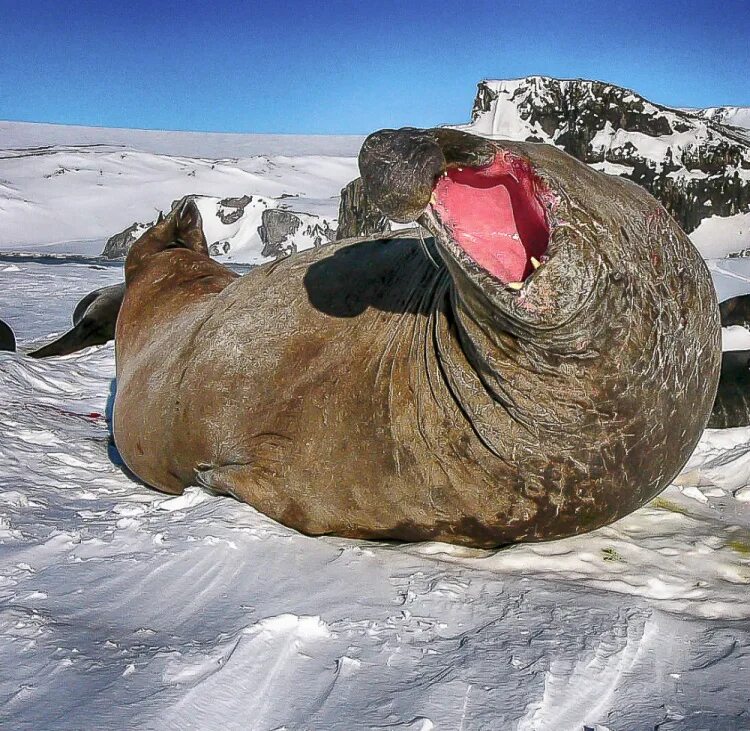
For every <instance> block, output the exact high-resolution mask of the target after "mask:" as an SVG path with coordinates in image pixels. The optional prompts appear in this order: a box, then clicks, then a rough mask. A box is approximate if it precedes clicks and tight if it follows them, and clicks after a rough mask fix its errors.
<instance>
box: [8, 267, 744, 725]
mask: <svg viewBox="0 0 750 731" xmlns="http://www.w3.org/2000/svg"><path fill="white" fill-rule="evenodd" d="M48 261H49V260H48ZM721 264H722V266H723V267H726V266H727V265H728V267H729V269H728V271H729V272H730V273H731V274H733V275H734V276H733V277H729V276H727V275H726V274H725V273H724V272H725V271H727V270H725V269H722V270H721V271H718V272H717V274H716V276H717V282H718V284H719V286H720V287H723V286H725V285H726V283H727V282H728V283H729V285H731V286H738V284H737V283H739V282H742V284H743V286H744V287H745V288H746V289H750V284H749V283H748V279H750V277H747V276H746V275H745V274H744V273H743V272H742V271H739V272H737V271H733V270H732V266H739V267H740V268H741V267H742V266H743V265H744V264H745V261H743V260H725V261H723V262H721ZM121 276H122V270H121V267H120V266H108V267H100V266H97V265H93V266H92V265H90V264H86V263H85V262H80V263H70V262H64V261H63V262H60V261H58V263H54V264H53V263H41V262H39V261H30V260H28V259H17V258H12V257H7V256H6V257H4V258H2V257H0V315H2V317H4V318H5V319H7V320H8V321H10V322H11V323H12V324H13V325H14V327H15V328H16V329H17V331H18V333H19V340H20V342H21V345H22V346H23V347H29V346H31V345H32V344H38V343H39V342H41V338H42V336H44V335H46V334H47V333H48V332H50V331H62V330H63V329H65V328H66V327H67V326H68V320H69V317H70V313H71V311H72V307H73V304H74V302H75V301H76V300H77V298H78V297H79V296H80V295H82V294H83V293H85V292H87V291H89V290H91V289H94V288H96V287H100V286H104V285H105V284H111V283H112V282H115V281H118V280H119V279H120V277H121ZM113 375H114V358H113V348H112V347H111V346H102V347H98V348H91V349H89V350H87V351H84V352H81V353H78V354H74V355H71V356H66V357H64V358H57V359H50V360H46V361H33V360H31V359H29V358H27V357H25V356H18V355H11V354H0V394H2V396H0V398H1V399H2V400H1V401H0V434H2V440H0V464H2V469H0V658H2V663H0V699H2V700H1V701H0V725H1V724H2V723H3V722H4V727H7V728H13V729H42V728H43V729H82V728H105V727H106V728H111V729H130V728H175V729H177V728H180V729H205V728H225V729H264V730H269V731H270V730H271V729H281V728H286V729H300V730H302V729H342V730H343V729H352V728H362V729H412V730H416V729H443V728H444V729H460V728H463V729H464V730H465V731H468V730H470V729H488V730H489V729H493V730H494V729H501V728H502V729H505V728H508V729H534V730H535V731H537V730H539V731H544V730H546V729H549V730H552V729H554V730H555V731H561V730H562V731H564V730H565V729H575V730H576V731H580V730H581V729H582V728H583V726H584V725H587V726H589V727H592V728H593V727H596V725H597V724H599V726H598V727H599V728H606V729H636V728H649V729H650V728H653V727H655V726H656V725H657V724H661V725H660V726H659V728H660V729H674V730H677V729H699V728H711V729H739V728H744V727H747V726H748V725H750V716H748V709H749V708H750V705H749V704H748V685H747V683H746V682H744V680H743V678H745V677H746V673H747V666H748V662H750V601H749V600H748V591H749V588H750V504H749V503H748V490H749V489H750V430H747V429H735V430H727V431H723V432H707V433H706V435H705V436H704V438H703V440H702V442H701V444H700V446H699V447H698V449H697V450H696V453H695V455H694V456H693V458H692V459H691V461H690V463H689V464H688V466H687V468H686V470H685V472H684V473H683V475H682V476H681V477H680V478H678V480H677V483H676V484H675V485H673V486H671V487H669V488H668V489H667V490H666V491H665V492H664V493H663V494H662V495H660V496H659V497H658V498H657V499H656V500H654V501H653V502H652V503H651V504H650V505H648V506H647V507H644V508H642V509H641V510H639V511H636V512H635V513H634V514H632V515H630V516H628V517H627V518H625V519H624V520H621V521H619V522H618V523H615V524H614V525H612V526H609V527H607V528H603V529H601V530H598V531H595V532H594V533H591V534H589V535H586V536H581V537H578V538H572V539H568V540H563V541H555V542H551V543H546V544H537V545H527V546H515V547H511V548H508V549H505V550H500V551H495V552H482V551H471V550H467V549H458V548H455V547H450V546H447V545H444V544H437V543H425V544H418V545H406V546H399V545H394V544H376V543H366V542H356V541H347V540H342V539H334V538H323V539H312V538H307V537H304V536H301V535H298V534H296V533H294V532H293V531H291V530H289V529H287V528H284V527H282V526H280V525H278V524H276V523H274V522H273V521H271V520H269V519H267V518H265V517H264V516H262V515H260V514H259V513H257V512H255V511H254V510H253V509H252V508H250V507H249V506H247V505H244V504H240V503H238V502H236V501H234V500H231V499H229V498H225V497H216V496H214V495H212V494H210V493H208V492H205V491H203V490H201V489H199V488H197V487H195V488H190V489H189V490H187V491H186V493H185V494H184V495H183V496H180V497H172V496H168V495H163V494H160V493H157V492H155V491H153V490H151V489H149V488H147V487H145V486H143V485H141V484H139V483H137V482H135V481H133V480H131V479H130V478H129V477H128V475H126V474H125V473H124V472H123V470H122V467H121V465H120V463H119V460H118V458H117V454H116V451H115V450H114V448H113V447H112V445H111V441H110V435H109V429H108V421H107V418H108V417H107V414H108V401H109V399H110V395H111V392H112V388H113V386H112V377H113Z"/></svg>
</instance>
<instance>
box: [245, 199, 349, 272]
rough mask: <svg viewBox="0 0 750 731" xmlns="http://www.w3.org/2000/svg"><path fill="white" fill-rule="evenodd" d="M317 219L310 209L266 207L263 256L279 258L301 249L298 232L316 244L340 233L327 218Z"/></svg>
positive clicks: (263, 224)
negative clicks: (310, 212)
mask: <svg viewBox="0 0 750 731" xmlns="http://www.w3.org/2000/svg"><path fill="white" fill-rule="evenodd" d="M316 219H317V216H315V217H313V216H310V214H307V213H295V212H292V211H287V210H282V209H279V208H269V209H268V210H265V211H263V214H262V216H261V225H260V226H259V227H258V235H259V236H260V239H261V241H262V242H263V249H262V251H261V256H264V257H273V258H274V259H278V258H280V257H282V256H287V255H288V254H293V253H295V252H296V251H297V250H298V246H297V243H296V242H295V241H294V238H295V236H296V235H297V234H301V236H302V238H304V239H305V241H311V244H312V246H315V247H317V246H322V245H323V244H327V243H330V242H331V241H332V240H333V239H334V237H335V235H336V232H335V230H334V229H333V228H331V226H330V224H329V222H328V221H327V220H325V219H321V220H320V221H318V220H316ZM303 227H304V228H303ZM304 248H309V246H305V247H304Z"/></svg>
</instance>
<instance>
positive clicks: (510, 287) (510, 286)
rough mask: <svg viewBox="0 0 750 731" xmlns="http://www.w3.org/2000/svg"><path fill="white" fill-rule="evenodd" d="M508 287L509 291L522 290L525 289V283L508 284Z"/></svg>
mask: <svg viewBox="0 0 750 731" xmlns="http://www.w3.org/2000/svg"><path fill="white" fill-rule="evenodd" d="M505 286H506V287H508V289H516V290H518V289H521V288H522V287H523V282H508V284H506V285H505Z"/></svg>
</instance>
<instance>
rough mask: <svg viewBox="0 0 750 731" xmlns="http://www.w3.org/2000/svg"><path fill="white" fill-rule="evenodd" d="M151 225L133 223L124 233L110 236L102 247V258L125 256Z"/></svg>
mask: <svg viewBox="0 0 750 731" xmlns="http://www.w3.org/2000/svg"><path fill="white" fill-rule="evenodd" d="M152 223H153V221H152V222H150V223H147V224H142V223H134V224H132V225H131V226H128V227H127V228H126V229H125V230H124V231H120V233H118V234H115V235H114V236H111V237H110V238H109V239H107V243H106V244H105V245H104V250H103V251H102V256H103V257H104V258H105V259H119V258H120V257H125V256H127V253H128V251H130V247H131V246H132V245H133V244H134V243H135V241H136V240H137V239H138V237H139V236H140V235H141V233H142V232H143V231H145V230H146V229H147V228H148V227H149V226H151V224H152Z"/></svg>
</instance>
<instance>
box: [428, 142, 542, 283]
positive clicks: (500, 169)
mask: <svg viewBox="0 0 750 731" xmlns="http://www.w3.org/2000/svg"><path fill="white" fill-rule="evenodd" d="M543 187H544V186H543V183H542V182H541V181H540V180H539V178H538V177H537V176H536V175H535V174H534V171H533V169H532V168H531V166H530V165H529V164H528V163H527V162H526V161H525V160H523V159H521V158H519V157H516V156H515V155H512V154H511V153H509V152H507V151H502V152H500V153H498V155H497V156H496V157H495V159H494V160H493V161H492V163H490V164H489V165H487V166H484V167H476V168H468V167H466V168H460V167H454V168H448V170H447V171H446V174H445V175H443V176H442V177H441V178H440V179H439V180H438V182H437V185H436V186H435V190H434V194H433V198H432V205H433V207H434V208H435V210H436V211H437V213H438V215H439V216H440V220H441V222H442V223H443V224H444V225H445V226H447V227H448V229H449V230H450V233H451V236H452V238H453V240H454V242H455V243H456V244H457V245H458V246H459V247H460V248H461V249H462V250H463V251H464V252H466V254H468V255H469V257H471V259H473V260H474V261H475V262H476V263H477V264H479V266H481V267H482V268H483V269H485V270H486V271H488V272H489V273H490V274H492V275H493V276H494V277H496V278H497V279H499V280H500V281H502V282H503V283H505V284H508V283H514V282H522V281H523V280H524V279H525V278H526V277H528V276H529V274H530V273H531V272H532V271H533V270H534V268H535V265H536V266H538V262H539V260H540V259H541V258H542V256H543V255H544V254H545V252H546V251H547V246H548V245H549V237H550V230H549V224H548V222H547V216H546V213H545V208H544V206H543V204H542V200H543V197H544V192H543Z"/></svg>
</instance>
